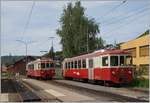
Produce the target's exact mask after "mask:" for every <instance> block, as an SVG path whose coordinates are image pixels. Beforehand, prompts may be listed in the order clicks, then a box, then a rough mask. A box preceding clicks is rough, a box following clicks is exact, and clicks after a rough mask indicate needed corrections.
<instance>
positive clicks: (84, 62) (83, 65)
mask: <svg viewBox="0 0 150 103" xmlns="http://www.w3.org/2000/svg"><path fill="white" fill-rule="evenodd" d="M82 68H86V60H85V59H83V60H82Z"/></svg>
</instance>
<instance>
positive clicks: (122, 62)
mask: <svg viewBox="0 0 150 103" xmlns="http://www.w3.org/2000/svg"><path fill="white" fill-rule="evenodd" d="M131 65H132V57H131V56H127V55H116V56H110V66H131Z"/></svg>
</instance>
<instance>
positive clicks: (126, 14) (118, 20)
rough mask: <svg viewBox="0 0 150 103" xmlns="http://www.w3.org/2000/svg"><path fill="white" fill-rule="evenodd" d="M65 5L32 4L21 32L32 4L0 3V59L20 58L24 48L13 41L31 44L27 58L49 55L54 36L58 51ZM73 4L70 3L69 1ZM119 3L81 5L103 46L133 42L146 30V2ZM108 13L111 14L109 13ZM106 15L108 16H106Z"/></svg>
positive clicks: (52, 3)
mask: <svg viewBox="0 0 150 103" xmlns="http://www.w3.org/2000/svg"><path fill="white" fill-rule="evenodd" d="M68 2H69V1H42V0H41V1H36V2H35V6H34V9H33V12H32V15H31V19H30V22H29V25H28V29H27V30H26V32H25V34H24V35H23V30H24V27H25V24H26V22H27V19H28V16H29V12H30V10H31V7H32V4H33V2H32V1H2V2H1V55H9V53H11V54H12V55H24V54H25V45H23V44H22V43H19V42H17V41H16V40H23V41H35V42H34V43H32V44H29V45H28V55H42V54H43V53H41V52H40V51H42V50H44V51H49V49H50V47H51V41H50V40H49V39H48V37H51V36H54V37H55V39H54V50H55V51H59V50H61V48H62V47H61V44H60V37H59V36H58V35H56V29H57V28H59V27H60V24H59V18H60V16H61V14H62V11H63V7H65V6H66V5H67V3H68ZM72 2H73V3H74V1H72ZM121 2H122V1H121V0H120V1H89V0H88V1H82V2H81V4H82V5H83V6H84V7H85V15H86V16H88V17H89V18H94V19H95V20H96V22H98V23H100V31H101V32H100V33H99V34H98V36H102V38H103V39H104V40H106V43H114V41H116V42H117V43H119V42H125V41H128V40H131V39H134V38H136V37H137V36H139V35H140V34H141V33H143V32H144V31H146V30H147V29H149V27H150V25H149V22H150V20H149V18H150V17H149V13H150V8H149V4H150V2H149V0H132V1H131V0H127V1H126V2H125V3H124V4H122V5H121V6H119V7H118V8H117V9H114V10H112V9H113V8H114V7H116V6H118V5H119V4H120V3H121ZM109 11H111V12H109ZM106 13H108V14H106Z"/></svg>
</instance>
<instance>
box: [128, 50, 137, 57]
mask: <svg viewBox="0 0 150 103" xmlns="http://www.w3.org/2000/svg"><path fill="white" fill-rule="evenodd" d="M127 51H128V52H129V53H131V55H132V57H134V58H136V48H131V49H127Z"/></svg>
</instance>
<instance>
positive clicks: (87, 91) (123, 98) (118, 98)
mask: <svg viewBox="0 0 150 103" xmlns="http://www.w3.org/2000/svg"><path fill="white" fill-rule="evenodd" d="M47 82H49V83H52V84H54V85H56V86H60V87H66V88H69V89H70V90H72V91H76V92H79V93H84V94H89V95H90V94H91V93H92V94H95V95H99V96H104V97H110V98H113V99H112V101H120V102H149V101H148V100H143V99H139V98H133V97H128V96H124V95H121V94H120V95H119V94H115V93H111V92H104V91H97V90H94V89H88V88H86V87H81V86H76V85H70V84H67V83H62V82H57V81H55V80H52V81H47Z"/></svg>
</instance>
